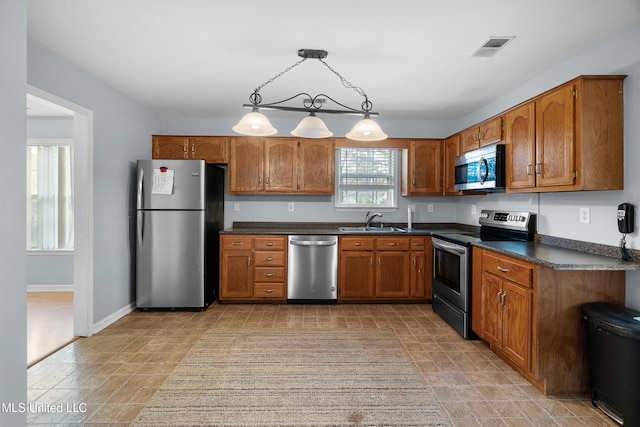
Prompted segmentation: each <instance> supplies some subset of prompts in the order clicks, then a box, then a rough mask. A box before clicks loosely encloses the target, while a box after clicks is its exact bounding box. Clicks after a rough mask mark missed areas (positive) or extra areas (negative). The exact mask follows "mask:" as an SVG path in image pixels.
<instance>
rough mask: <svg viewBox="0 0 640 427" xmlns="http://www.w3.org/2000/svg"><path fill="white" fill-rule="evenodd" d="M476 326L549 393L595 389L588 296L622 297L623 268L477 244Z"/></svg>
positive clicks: (499, 351)
mask: <svg viewBox="0 0 640 427" xmlns="http://www.w3.org/2000/svg"><path fill="white" fill-rule="evenodd" d="M472 278H473V289H472V309H471V312H472V329H473V331H474V332H475V333H476V334H478V335H479V336H480V338H482V340H484V341H485V342H486V343H487V344H488V345H489V346H490V348H491V350H493V351H494V352H495V353H496V354H497V355H499V356H500V357H501V358H502V359H503V360H505V361H506V362H507V363H508V364H509V365H511V366H512V367H513V368H514V369H516V370H517V371H518V372H519V373H520V374H522V375H523V376H524V377H525V378H526V379H527V380H529V381H530V382H531V383H532V384H533V385H534V386H536V387H537V388H538V389H539V390H541V391H542V392H543V393H545V394H571V393H586V392H588V391H589V370H588V361H587V346H586V329H585V328H586V327H585V325H584V321H583V320H582V317H581V315H580V307H581V305H582V304H584V303H587V302H592V301H607V302H612V303H615V304H623V303H624V298H625V273H624V271H594V270H589V271H580V270H554V269H552V268H548V267H543V266H539V265H534V264H530V263H528V262H525V261H521V260H518V259H515V258H513V257H509V256H506V255H503V254H499V253H497V252H494V251H491V250H487V249H481V248H477V247H474V248H473V273H472Z"/></svg>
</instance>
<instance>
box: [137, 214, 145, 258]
mask: <svg viewBox="0 0 640 427" xmlns="http://www.w3.org/2000/svg"><path fill="white" fill-rule="evenodd" d="M143 227H144V212H142V211H138V239H137V240H138V250H139V249H140V248H141V247H142V239H143V237H144V230H143Z"/></svg>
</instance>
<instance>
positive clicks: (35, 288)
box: [27, 284, 73, 292]
mask: <svg viewBox="0 0 640 427" xmlns="http://www.w3.org/2000/svg"><path fill="white" fill-rule="evenodd" d="M27 292H73V285H59V284H51V285H44V284H40V285H27Z"/></svg>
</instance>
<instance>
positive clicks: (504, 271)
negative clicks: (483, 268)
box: [496, 266, 509, 273]
mask: <svg viewBox="0 0 640 427" xmlns="http://www.w3.org/2000/svg"><path fill="white" fill-rule="evenodd" d="M496 268H497V269H498V270H499V271H502V272H503V273H508V272H509V269H508V268H504V267H500V266H497V267H496Z"/></svg>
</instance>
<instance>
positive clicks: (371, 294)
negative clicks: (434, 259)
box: [338, 236, 431, 302]
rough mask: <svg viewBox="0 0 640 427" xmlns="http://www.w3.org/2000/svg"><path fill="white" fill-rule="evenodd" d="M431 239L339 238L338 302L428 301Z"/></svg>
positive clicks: (389, 237)
mask: <svg viewBox="0 0 640 427" xmlns="http://www.w3.org/2000/svg"><path fill="white" fill-rule="evenodd" d="M430 259H431V238H430V237H426V236H421V237H407V236H393V237H392V236H385V237H371V236H342V237H340V259H339V262H338V300H339V301H361V302H364V301H380V300H390V301H391V300H402V301H411V300H425V299H431V286H430V283H431V281H430V277H431V273H430V269H429V267H430V265H431V263H430V262H427V260H430Z"/></svg>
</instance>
